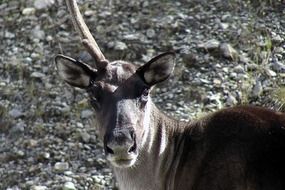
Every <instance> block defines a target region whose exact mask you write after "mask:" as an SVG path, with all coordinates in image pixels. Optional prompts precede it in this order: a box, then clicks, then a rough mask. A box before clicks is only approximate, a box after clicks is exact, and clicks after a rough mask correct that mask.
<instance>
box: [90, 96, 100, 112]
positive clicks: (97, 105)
mask: <svg viewBox="0 0 285 190" xmlns="http://www.w3.org/2000/svg"><path fill="white" fill-rule="evenodd" d="M89 101H90V104H91V105H92V107H93V108H94V109H95V110H99V109H100V108H101V105H100V103H99V101H98V99H97V98H96V97H91V98H90V100H89Z"/></svg>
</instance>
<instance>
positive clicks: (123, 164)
mask: <svg viewBox="0 0 285 190" xmlns="http://www.w3.org/2000/svg"><path fill="white" fill-rule="evenodd" d="M107 160H109V161H110V163H111V164H112V165H113V166H114V167H117V168H128V167H131V166H132V165H134V163H135V162H136V160H137V156H136V155H128V157H125V158H123V157H121V158H118V157H117V158H114V157H113V158H111V157H107Z"/></svg>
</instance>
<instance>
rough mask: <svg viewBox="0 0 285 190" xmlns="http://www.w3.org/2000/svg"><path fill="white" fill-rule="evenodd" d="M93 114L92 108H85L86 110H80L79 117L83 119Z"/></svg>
mask: <svg viewBox="0 0 285 190" xmlns="http://www.w3.org/2000/svg"><path fill="white" fill-rule="evenodd" d="M93 114H94V113H93V111H92V110H90V109H86V110H83V111H82V112H81V118H83V119H86V118H90V117H91V116H92V115H93Z"/></svg>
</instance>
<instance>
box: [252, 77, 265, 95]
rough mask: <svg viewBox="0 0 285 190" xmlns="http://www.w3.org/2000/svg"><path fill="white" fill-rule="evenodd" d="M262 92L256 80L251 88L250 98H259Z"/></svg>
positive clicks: (260, 85)
mask: <svg viewBox="0 0 285 190" xmlns="http://www.w3.org/2000/svg"><path fill="white" fill-rule="evenodd" d="M262 92H263V87H262V83H261V82H260V81H259V80H257V81H256V82H255V85H254V86H253V88H252V96H253V97H259V96H260V95H261V94H262Z"/></svg>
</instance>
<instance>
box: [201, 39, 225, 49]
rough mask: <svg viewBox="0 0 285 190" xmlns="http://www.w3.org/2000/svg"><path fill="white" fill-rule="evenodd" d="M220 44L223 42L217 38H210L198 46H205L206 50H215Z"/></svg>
mask: <svg viewBox="0 0 285 190" xmlns="http://www.w3.org/2000/svg"><path fill="white" fill-rule="evenodd" d="M220 45H221V42H219V41H218V40H216V39H212V40H209V41H207V42H205V43H202V44H199V45H198V48H203V49H206V50H214V49H218V48H219V47H220Z"/></svg>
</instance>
